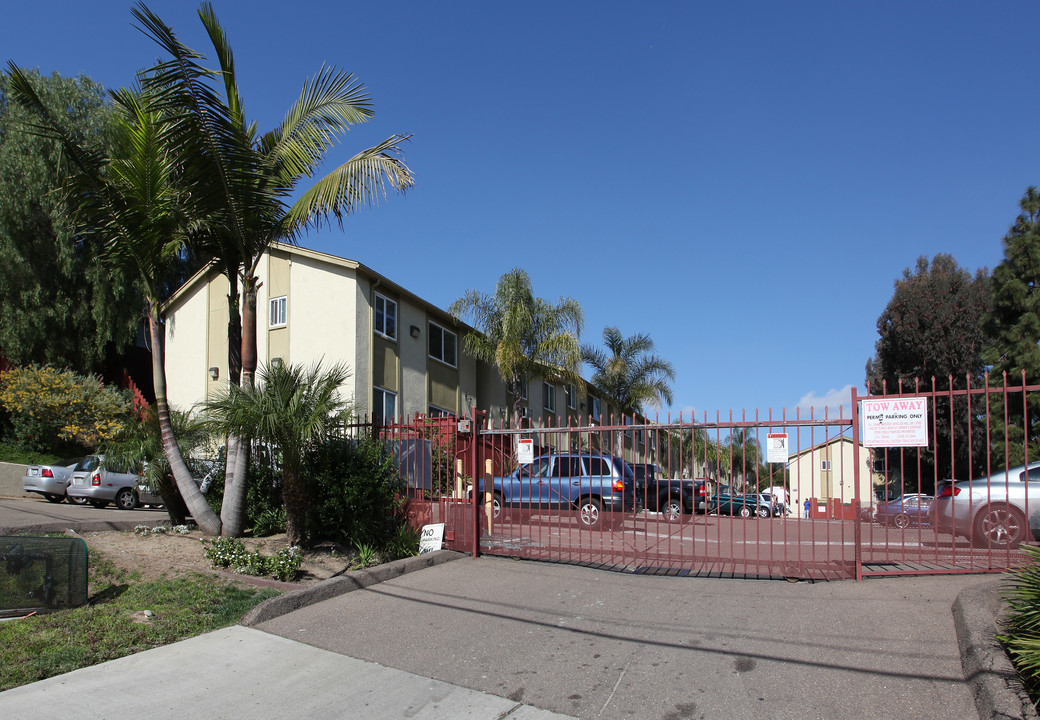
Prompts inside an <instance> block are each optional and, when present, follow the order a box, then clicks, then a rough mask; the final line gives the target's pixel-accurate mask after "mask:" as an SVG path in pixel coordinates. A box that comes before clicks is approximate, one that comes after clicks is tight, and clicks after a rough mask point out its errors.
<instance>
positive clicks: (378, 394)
mask: <svg viewBox="0 0 1040 720" xmlns="http://www.w3.org/2000/svg"><path fill="white" fill-rule="evenodd" d="M389 398H393V404H394V407H393V414H392V415H393V416H392V417H391V418H390V420H389V422H388V421H387V412H386V401H387V399H389ZM377 399H379V400H380V403H379V404H380V405H381V407H380V409H379V415H378V419H377V418H376V417H375V413H373V416H374V417H373V420H374V421H375V422H376V423H377V424H379V425H392V424H394V423H396V422H397V393H395V392H394V391H393V390H387V389H386V388H381V387H379V386H378V385H374V386H372V409H373V410H375V406H376V401H377Z"/></svg>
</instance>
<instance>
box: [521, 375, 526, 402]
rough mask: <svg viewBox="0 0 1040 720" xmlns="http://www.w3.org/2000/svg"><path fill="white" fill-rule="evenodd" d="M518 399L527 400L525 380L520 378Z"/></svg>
mask: <svg viewBox="0 0 1040 720" xmlns="http://www.w3.org/2000/svg"><path fill="white" fill-rule="evenodd" d="M520 397H521V398H523V399H524V400H526V399H527V378H520Z"/></svg>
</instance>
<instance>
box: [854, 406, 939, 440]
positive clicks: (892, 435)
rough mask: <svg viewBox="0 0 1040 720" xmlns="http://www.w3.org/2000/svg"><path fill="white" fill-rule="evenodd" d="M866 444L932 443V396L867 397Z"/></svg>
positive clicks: (864, 414) (865, 416) (865, 418)
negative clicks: (875, 398) (930, 410)
mask: <svg viewBox="0 0 1040 720" xmlns="http://www.w3.org/2000/svg"><path fill="white" fill-rule="evenodd" d="M862 417H863V445H864V446H865V447H928V400H927V399H926V398H893V399H889V400H880V399H879V400H864V401H863V415H862Z"/></svg>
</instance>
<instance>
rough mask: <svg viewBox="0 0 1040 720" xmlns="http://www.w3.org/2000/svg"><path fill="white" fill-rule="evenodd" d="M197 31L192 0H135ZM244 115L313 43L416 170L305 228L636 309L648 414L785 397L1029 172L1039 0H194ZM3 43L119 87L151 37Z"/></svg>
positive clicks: (804, 395) (259, 115)
mask: <svg viewBox="0 0 1040 720" xmlns="http://www.w3.org/2000/svg"><path fill="white" fill-rule="evenodd" d="M149 7H151V8H152V9H153V10H154V11H156V12H157V13H158V14H159V15H160V16H161V17H162V18H163V19H164V20H165V21H166V22H167V23H168V24H170V25H172V26H173V28H174V30H175V31H176V32H177V33H178V35H179V36H180V37H181V39H182V40H184V41H185V42H187V43H188V44H189V45H191V46H192V47H195V48H196V49H198V50H203V51H207V50H208V49H209V48H208V47H207V40H206V39H205V36H204V35H203V33H202V29H201V24H200V23H199V21H198V18H197V16H196V14H195V11H196V9H197V8H198V5H197V4H196V3H192V2H169V1H163V2H152V3H149ZM214 7H215V9H216V12H217V15H218V16H219V17H220V19H221V22H222V23H223V25H224V27H225V30H226V31H227V33H228V35H229V37H230V39H231V43H232V47H233V48H234V50H235V55H236V63H237V68H238V74H239V80H240V84H241V88H242V93H243V97H244V98H245V102H246V108H247V111H248V112H249V114H250V115H251V116H252V117H253V118H254V119H255V120H256V121H257V123H258V125H259V127H260V128H261V129H267V128H269V127H271V126H273V125H274V124H276V123H277V122H279V121H280V120H281V118H282V115H283V114H284V111H285V109H286V108H288V106H289V105H290V104H291V103H292V102H293V100H294V99H295V98H296V96H297V95H298V93H299V91H300V88H301V87H302V85H303V82H304V80H305V79H306V78H308V77H310V76H312V75H313V74H314V73H315V72H316V71H317V70H318V69H319V68H320V67H321V65H322V64H323V63H326V64H330V65H335V66H337V67H340V68H344V69H347V70H349V71H351V72H353V73H355V74H356V75H357V76H358V78H359V79H360V80H361V81H362V82H363V83H364V84H365V85H366V86H367V87H368V89H369V91H370V92H371V93H372V95H373V99H374V103H375V110H376V114H375V117H374V119H373V120H372V122H370V123H369V124H368V125H367V126H364V127H359V128H356V129H355V130H354V131H353V132H351V133H350V134H349V135H348V136H346V137H345V138H344V141H343V143H342V145H341V146H340V147H339V148H337V149H336V150H335V151H333V153H332V154H331V155H330V157H331V158H332V159H333V160H336V161H341V160H344V159H346V158H347V157H349V156H350V155H352V154H353V153H354V152H356V151H357V150H359V149H361V148H363V147H368V146H370V145H374V144H376V143H377V142H378V141H380V140H382V139H383V138H385V137H387V136H389V135H391V134H393V133H411V134H413V139H412V142H411V143H410V144H409V145H408V146H407V148H406V156H407V162H408V165H409V166H410V167H411V168H412V170H413V171H414V173H415V176H416V186H415V188H414V189H413V190H411V191H409V193H408V194H407V195H406V196H405V197H392V198H390V200H389V201H388V202H387V203H385V204H383V205H381V206H380V207H379V208H376V209H374V210H371V211H364V212H362V213H360V214H358V215H356V216H354V217H352V218H350V219H349V220H348V221H347V223H346V225H345V227H344V229H343V230H342V231H340V229H339V228H338V227H333V228H331V229H322V230H321V231H320V232H318V233H316V234H312V235H311V236H309V237H308V238H306V239H305V240H304V241H303V244H304V245H306V246H307V247H311V248H314V249H318V250H322V251H325V252H330V253H334V254H337V255H342V256H345V257H349V258H352V259H356V260H358V261H360V262H362V263H364V264H366V265H368V266H370V267H372V268H373V269H374V270H376V271H378V272H380V273H382V274H384V275H386V276H388V277H390V278H391V279H393V280H394V281H395V282H398V283H399V284H401V285H403V286H405V287H407V288H409V289H411V290H412V291H414V292H415V293H417V294H418V295H420V296H421V297H423V298H425V299H426V300H429V301H430V302H432V303H434V304H436V305H439V306H441V307H445V308H446V307H447V306H448V305H449V304H450V303H451V302H452V301H453V300H455V299H456V298H457V297H459V296H460V295H462V294H463V292H464V291H465V290H467V289H469V288H475V289H478V290H481V291H484V292H490V291H492V290H493V288H494V284H495V281H496V280H497V279H498V277H499V276H500V275H501V274H502V273H504V272H507V271H508V270H510V269H511V268H513V267H516V266H519V267H522V268H524V269H525V270H527V272H528V273H530V275H531V277H532V280H533V283H534V289H535V292H536V293H537V294H538V295H540V296H542V297H545V298H549V299H557V298H559V297H561V296H569V297H573V298H575V299H576V300H578V301H579V302H580V303H581V305H582V307H583V309H584V311H585V319H586V322H585V330H584V333H583V340H585V341H588V342H599V341H600V339H601V335H602V330H603V328H604V327H605V326H607V325H616V326H617V327H618V328H620V330H621V332H622V333H623V334H625V335H631V334H634V333H637V332H645V333H649V334H650V336H651V337H652V338H653V339H654V341H655V342H656V344H657V349H658V353H659V354H660V355H662V356H663V357H665V358H666V359H668V360H670V361H671V362H672V363H673V364H674V365H675V368H676V373H677V378H676V382H675V402H674V403H673V405H672V406H671V407H670V408H663V409H662V411H661V413H662V414H661V419H664V417H665V413H666V412H668V411H671V412H672V414H673V415H672V417H673V418H674V417H675V416H676V414H677V413H678V412H679V411H682V412H683V413H684V417H685V418H689V413H690V411H691V410H695V411H696V412H697V417H698V418H703V417H704V412H705V411H707V413H708V418H709V419H714V418H715V414H716V412H721V415H722V417H723V419H726V418H728V417H729V413H730V411H731V410H732V411H733V413H734V416H735V417H736V418H739V417H740V415H741V413H742V411H746V412H747V413H748V415H749V416H753V414H754V412H755V410H756V409H757V410H758V411H759V413H760V415H761V416H762V417H765V416H766V414H767V413H768V411H769V409H770V408H771V409H772V411H773V414H774V417H777V416H778V415H779V414H780V412H782V411H783V409H786V410H787V413H788V417H790V416H791V413H793V412H794V410H795V408H796V407H799V406H800V407H802V408H803V412H805V410H804V408H806V407H808V405H810V404H815V405H817V406H821V407H822V405H824V404H827V403H828V402H831V401H832V399H833V398H834V397H836V396H837V397H845V398H847V397H848V388H849V387H850V386H853V385H855V386H857V387H862V385H863V376H864V364H865V363H866V361H867V359H868V358H869V357H870V356H871V355H872V353H873V348H874V342H875V340H876V338H877V333H876V329H875V323H876V321H877V317H878V315H879V314H880V313H881V312H882V310H883V309H884V307H885V304H886V303H887V302H888V300H889V299H890V298H891V295H892V286H893V281H894V280H895V279H896V278H897V277H899V276H900V275H901V274H902V272H903V269H904V268H906V267H908V266H912V265H913V264H914V263H915V261H916V258H917V257H918V256H920V255H926V256H928V257H931V256H933V255H934V254H936V253H939V252H946V253H951V254H952V255H953V256H954V257H955V258H956V259H957V260H958V262H960V264H961V265H962V266H964V267H966V268H968V269H969V270H971V271H974V270H975V269H977V268H979V267H990V268H992V267H993V266H995V265H996V264H997V263H999V262H1000V260H1001V257H1002V252H1003V250H1002V246H1001V239H1002V238H1003V236H1004V234H1005V233H1006V231H1007V229H1008V227H1009V226H1010V224H1011V223H1012V222H1013V220H1014V218H1015V216H1016V215H1017V213H1018V201H1019V199H1020V198H1021V196H1022V194H1023V192H1024V191H1025V189H1026V187H1028V186H1030V185H1033V184H1038V183H1040V173H1038V166H1037V159H1038V158H1040V148H1038V145H1040V134H1038V132H1037V118H1040V107H1038V105H1040V93H1037V92H1036V89H1035V87H1034V85H1035V80H1034V79H1033V78H1034V73H1035V68H1036V65H1037V59H1038V53H1037V50H1036V40H1035V28H1036V27H1037V26H1038V22H1040V3H1036V2H1002V3H983V2H915V3H897V2H833V1H829V2H788V3H779V2H725V3H723V2H714V3H708V2H692V1H691V2H656V1H650V2H639V3H636V2H592V1H591V0H589V1H587V2H575V1H565V2H532V1H530V0H528V1H527V2H452V1H450V0H448V1H444V2H415V1H412V0H400V1H398V2H393V3H381V2H363V3H362V2H342V1H341V2H300V3H295V4H287V3H284V2H267V1H266V0H250V1H249V2H245V1H241V0H235V1H230V0H223V1H218V2H215V3H214ZM0 48H2V50H0V59H3V60H7V59H11V60H14V61H15V62H16V63H18V64H19V65H23V66H27V67H38V68H40V69H41V70H42V71H44V72H48V73H49V72H52V71H57V72H60V73H62V74H78V73H85V74H87V75H89V76H90V77H92V78H93V79H94V80H96V81H98V82H101V83H103V84H105V85H107V86H109V87H118V86H121V85H126V84H129V82H130V81H131V77H132V75H133V73H134V71H136V70H137V69H139V68H142V67H146V66H148V65H149V64H151V62H152V61H153V60H154V59H155V58H156V57H157V55H158V51H157V48H155V47H154V46H153V45H152V44H151V42H150V41H148V40H147V39H146V38H145V37H144V36H143V35H142V34H141V33H140V32H139V31H137V30H135V29H134V28H133V27H132V26H131V16H130V4H129V3H119V2H111V1H110V0H99V2H95V3H82V2H51V1H48V0H37V2H35V3H17V4H14V5H13V6H12V7H8V8H5V11H4V22H3V26H2V28H0Z"/></svg>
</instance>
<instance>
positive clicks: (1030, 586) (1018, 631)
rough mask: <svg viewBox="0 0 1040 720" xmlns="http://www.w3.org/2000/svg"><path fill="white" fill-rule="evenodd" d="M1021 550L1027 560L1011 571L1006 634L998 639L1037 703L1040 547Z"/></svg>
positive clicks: (1039, 679) (1039, 692)
mask: <svg viewBox="0 0 1040 720" xmlns="http://www.w3.org/2000/svg"><path fill="white" fill-rule="evenodd" d="M1020 549H1021V551H1022V554H1023V555H1025V556H1026V558H1027V560H1028V562H1027V563H1026V564H1025V565H1023V566H1022V567H1020V568H1018V569H1016V570H1011V571H1010V572H1009V573H1008V575H1009V576H1010V579H1011V582H1010V588H1009V591H1008V595H1007V597H1006V598H1005V599H1006V600H1007V603H1008V608H1009V609H1008V613H1007V615H1006V616H1005V618H1004V621H1003V630H1004V633H1003V634H1001V635H998V636H997V639H998V640H1000V641H1001V642H1002V643H1004V647H1005V648H1006V649H1007V653H1008V656H1009V657H1010V658H1011V662H1012V663H1013V664H1014V665H1015V668H1016V669H1017V670H1018V674H1019V675H1020V676H1021V678H1022V682H1023V684H1024V685H1025V686H1026V689H1027V690H1028V691H1029V694H1030V696H1031V697H1032V698H1033V702H1034V703H1036V702H1037V700H1038V699H1040V547H1037V546H1035V545H1023V546H1021V548H1020Z"/></svg>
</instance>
